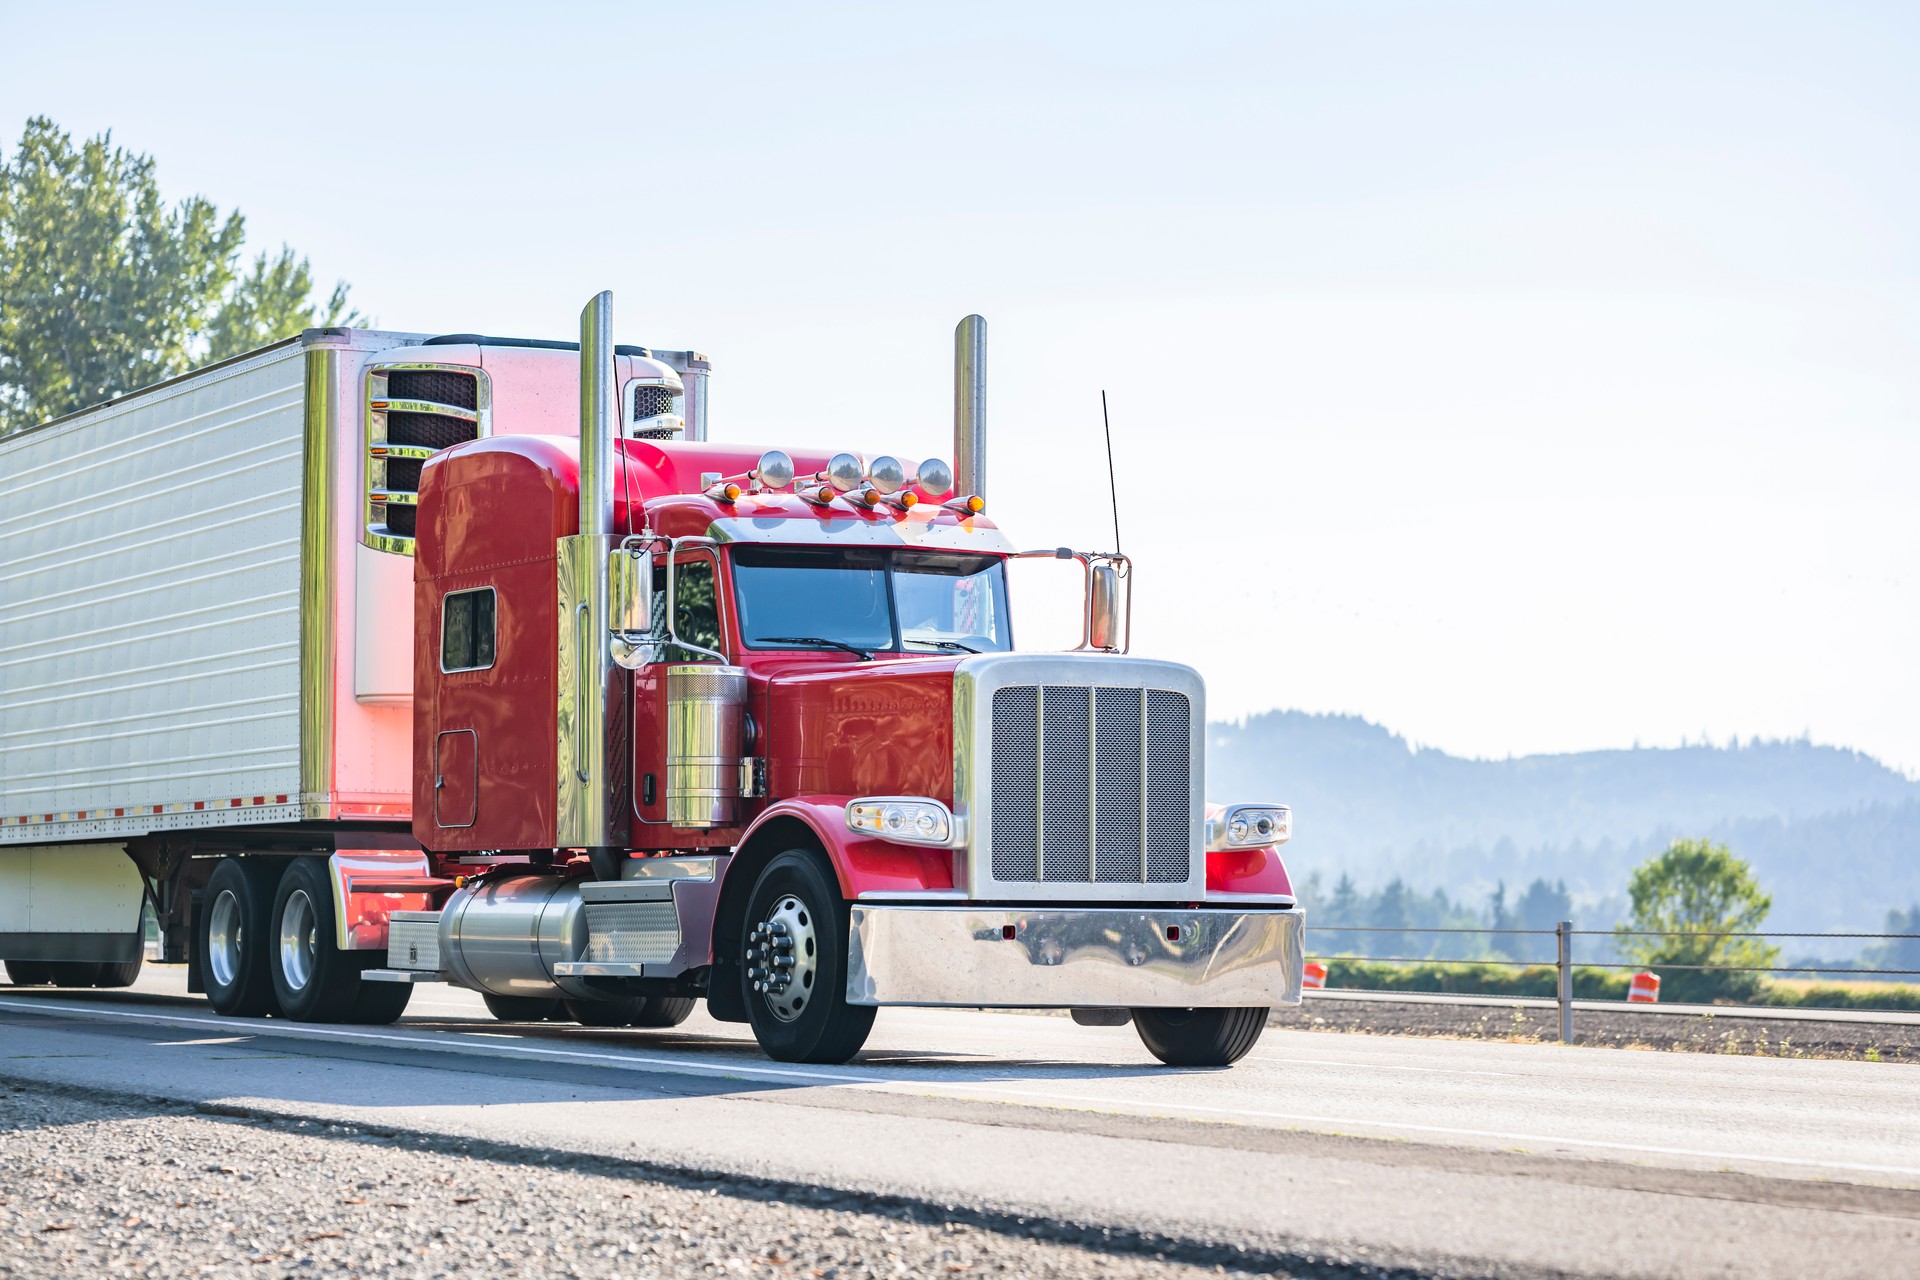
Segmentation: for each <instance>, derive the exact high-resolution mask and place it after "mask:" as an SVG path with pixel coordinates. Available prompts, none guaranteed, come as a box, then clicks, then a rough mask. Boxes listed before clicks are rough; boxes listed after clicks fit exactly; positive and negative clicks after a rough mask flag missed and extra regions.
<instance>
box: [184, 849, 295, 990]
mask: <svg viewBox="0 0 1920 1280" xmlns="http://www.w3.org/2000/svg"><path fill="white" fill-rule="evenodd" d="M275 869H276V868H275V867H273V866H272V865H270V864H267V863H261V862H257V861H255V860H252V859H247V858H222V859H221V860H220V863H219V865H218V866H216V867H214V869H213V875H212V876H211V877H210V878H209V879H208V880H207V891H206V895H205V899H204V901H203V902H202V904H201V907H200V915H199V919H198V921H197V923H196V925H195V927H194V946H195V948H196V949H197V950H198V951H199V960H200V972H201V974H202V975H203V976H204V979H205V982H206V987H207V1003H209V1004H211V1005H212V1006H213V1009H214V1012H215V1013H220V1014H225V1015H226V1016H227V1017H229V1018H263V1017H265V1016H266V1015H267V1014H269V1013H272V1012H273V976H272V975H271V974H270V973H269V972H268V971H267V951H268V949H269V948H268V938H269V934H270V932H271V929H270V926H269V925H268V923H267V922H268V921H269V920H270V919H271V918H272V913H273V872H274V871H275Z"/></svg>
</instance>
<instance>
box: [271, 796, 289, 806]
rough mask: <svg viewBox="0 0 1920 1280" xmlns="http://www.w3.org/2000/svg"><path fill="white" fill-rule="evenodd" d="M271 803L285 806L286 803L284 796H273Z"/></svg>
mask: <svg viewBox="0 0 1920 1280" xmlns="http://www.w3.org/2000/svg"><path fill="white" fill-rule="evenodd" d="M273 802H274V803H275V804H285V803H286V802H287V798H286V797H285V796H275V797H274V798H273Z"/></svg>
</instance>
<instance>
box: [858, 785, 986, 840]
mask: <svg viewBox="0 0 1920 1280" xmlns="http://www.w3.org/2000/svg"><path fill="white" fill-rule="evenodd" d="M846 816H847V830H849V831H851V832H853V833H854V834H855V835H858V836H866V837H867V838H869V839H872V840H886V841H889V842H891V843H893V844H910V845H917V846H919V847H921V848H923V849H953V848H958V847H959V846H960V845H961V844H962V843H964V836H963V833H962V832H961V829H960V820H959V819H958V818H956V817H955V816H954V814H953V810H952V809H951V808H949V807H948V806H947V805H946V804H945V803H943V802H942V801H939V800H935V799H934V798H933V797H931V796H856V797H854V798H853V799H851V800H849V801H847V809H846Z"/></svg>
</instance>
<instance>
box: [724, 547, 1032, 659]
mask: <svg viewBox="0 0 1920 1280" xmlns="http://www.w3.org/2000/svg"><path fill="white" fill-rule="evenodd" d="M733 584H734V592H735V595H736V597H737V601H738V608H739V612H740V635H741V637H742V639H743V640H744V641H745V643H746V646H747V647H748V648H749V649H814V648H818V649H836V648H838V649H851V650H855V651H858V652H860V653H876V652H882V651H894V652H901V651H905V652H909V653H969V652H971V653H999V652H1003V651H1005V650H1007V649H1010V648H1012V647H1013V636H1012V633H1011V630H1010V629H1009V627H1008V626H1007V580H1006V573H1005V570H1004V569H1003V567H1002V566H1001V563H1000V560H999V559H998V558H997V557H995V556H980V555H967V554H964V553H958V552H933V551H902V550H893V549H885V550H882V549H878V548H867V547H860V548H846V549H840V548H835V547H755V546H741V547H736V548H734V552H733Z"/></svg>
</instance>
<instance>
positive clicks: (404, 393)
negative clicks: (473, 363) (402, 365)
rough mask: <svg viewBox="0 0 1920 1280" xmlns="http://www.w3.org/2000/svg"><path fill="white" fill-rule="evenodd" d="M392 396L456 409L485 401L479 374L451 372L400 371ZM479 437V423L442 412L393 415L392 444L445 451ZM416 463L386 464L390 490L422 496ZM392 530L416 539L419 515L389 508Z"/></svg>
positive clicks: (392, 377)
mask: <svg viewBox="0 0 1920 1280" xmlns="http://www.w3.org/2000/svg"><path fill="white" fill-rule="evenodd" d="M387 397H388V398H389V399H392V400H425V401H428V402H430V403H432V404H444V405H447V406H449V407H451V408H455V409H469V410H471V409H476V408H477V407H478V406H479V403H480V380H479V378H478V377H477V376H476V375H475V374H471V373H461V372H459V371H458V370H451V369H395V370H393V371H392V372H391V373H389V374H387ZM478 434H479V429H478V427H477V426H475V424H473V423H471V422H467V421H465V420H463V419H460V418H450V417H448V416H446V415H445V414H439V413H388V414H387V441H388V443H390V444H418V445H425V446H427V447H428V448H430V449H446V448H451V447H452V446H453V445H456V444H463V443H465V442H466V441H468V440H472V439H474V438H475V436H477V435H478ZM423 465H424V464H423V463H421V462H419V461H418V460H415V459H408V458H395V459H391V460H390V461H388V462H387V464H386V471H387V474H386V487H387V488H388V489H392V490H396V491H405V492H408V493H418V492H419V491H420V468H421V467H422V466H423ZM386 511H387V531H388V532H389V533H393V534H397V535H398V536H400V537H402V538H411V537H414V536H415V533H416V525H417V522H418V516H419V513H418V512H417V511H415V509H414V508H412V507H403V506H401V505H399V504H398V503H395V504H394V505H392V506H389V507H388V508H387V509H386Z"/></svg>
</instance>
